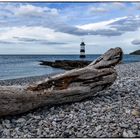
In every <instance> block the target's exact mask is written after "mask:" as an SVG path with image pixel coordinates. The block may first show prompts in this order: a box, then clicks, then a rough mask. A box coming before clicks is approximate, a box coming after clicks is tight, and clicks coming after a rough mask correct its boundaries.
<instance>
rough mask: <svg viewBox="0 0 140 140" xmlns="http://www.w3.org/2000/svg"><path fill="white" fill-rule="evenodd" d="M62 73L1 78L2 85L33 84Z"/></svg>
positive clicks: (0, 84)
mask: <svg viewBox="0 0 140 140" xmlns="http://www.w3.org/2000/svg"><path fill="white" fill-rule="evenodd" d="M137 63H138V64H139V63H140V62H132V63H120V64H119V65H117V66H116V67H118V66H120V65H131V64H137ZM64 71H65V70H64ZM60 73H63V72H56V73H52V74H45V75H39V76H29V77H22V78H13V79H5V80H0V86H11V85H26V84H32V83H34V82H37V81H40V80H44V79H46V78H47V77H49V76H53V75H57V74H60Z"/></svg>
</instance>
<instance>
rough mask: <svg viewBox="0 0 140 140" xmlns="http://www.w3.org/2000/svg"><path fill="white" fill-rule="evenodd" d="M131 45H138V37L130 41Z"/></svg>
mask: <svg viewBox="0 0 140 140" xmlns="http://www.w3.org/2000/svg"><path fill="white" fill-rule="evenodd" d="M131 43H132V44H133V45H140V39H135V40H133V41H132V42H131Z"/></svg>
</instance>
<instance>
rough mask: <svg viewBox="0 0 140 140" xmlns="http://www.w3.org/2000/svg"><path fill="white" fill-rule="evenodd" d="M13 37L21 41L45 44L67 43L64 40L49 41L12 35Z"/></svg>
mask: <svg viewBox="0 0 140 140" xmlns="http://www.w3.org/2000/svg"><path fill="white" fill-rule="evenodd" d="M13 38H14V39H17V40H18V41H22V42H23V43H24V42H25V43H39V44H46V45H57V44H58V45H63V44H67V43H64V42H50V41H47V40H45V39H35V38H26V37H13Z"/></svg>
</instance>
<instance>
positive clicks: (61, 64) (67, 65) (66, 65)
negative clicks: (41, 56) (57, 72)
mask: <svg viewBox="0 0 140 140" xmlns="http://www.w3.org/2000/svg"><path fill="white" fill-rule="evenodd" d="M90 63H91V61H82V60H55V61H54V62H51V61H41V63H40V65H47V66H51V67H54V68H61V69H65V70H71V69H75V68H83V67H85V66H87V65H89V64H90Z"/></svg>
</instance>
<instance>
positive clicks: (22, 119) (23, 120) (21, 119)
mask: <svg viewBox="0 0 140 140" xmlns="http://www.w3.org/2000/svg"><path fill="white" fill-rule="evenodd" d="M16 122H17V123H23V122H26V120H25V119H24V118H19V119H18V120H17V121H16Z"/></svg>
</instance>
